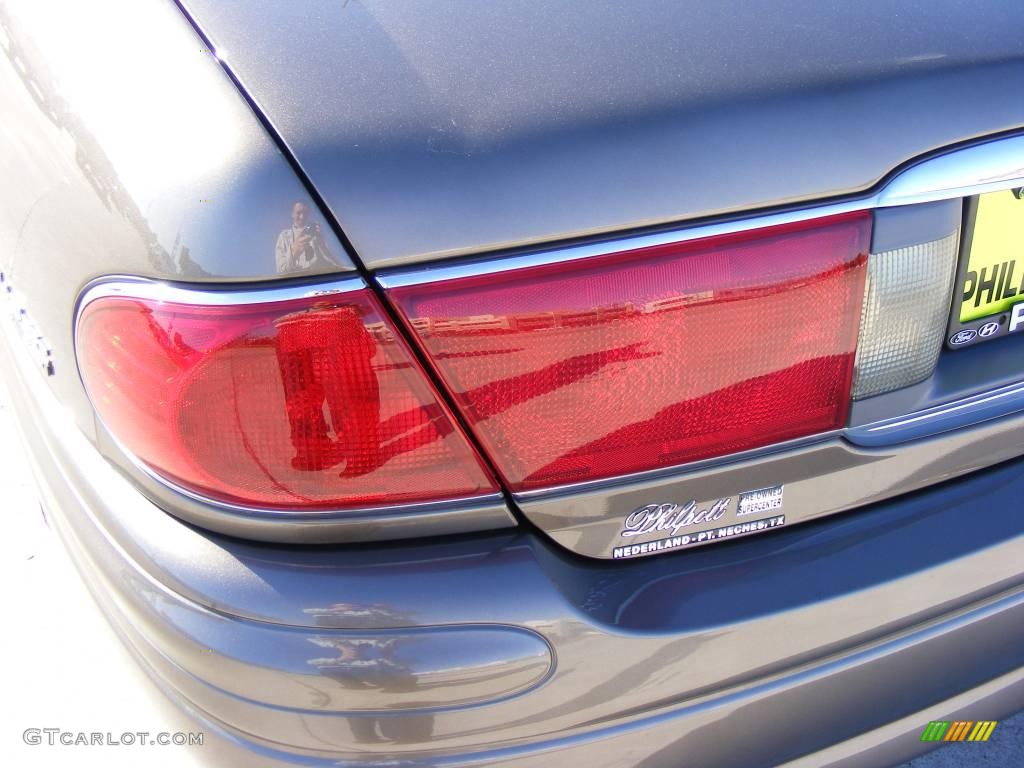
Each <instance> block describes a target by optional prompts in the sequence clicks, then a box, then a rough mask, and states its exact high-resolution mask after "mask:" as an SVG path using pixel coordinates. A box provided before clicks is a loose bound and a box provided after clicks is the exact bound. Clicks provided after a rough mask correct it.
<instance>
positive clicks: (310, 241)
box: [274, 201, 337, 274]
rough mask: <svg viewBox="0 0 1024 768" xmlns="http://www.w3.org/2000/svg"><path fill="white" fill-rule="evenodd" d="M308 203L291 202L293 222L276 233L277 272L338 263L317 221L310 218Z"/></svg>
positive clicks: (312, 268) (324, 266)
mask: <svg viewBox="0 0 1024 768" xmlns="http://www.w3.org/2000/svg"><path fill="white" fill-rule="evenodd" d="M311 218H312V217H311V216H310V215H309V206H307V205H306V204H305V203H303V202H302V201H298V202H296V203H295V204H294V205H293V206H292V225H291V227H290V228H289V229H285V230H283V231H282V232H281V234H280V235H278V236H277V247H276V248H275V249H274V261H275V262H276V265H277V271H278V273H279V274H283V273H285V272H304V271H306V270H321V269H330V268H332V267H336V266H337V262H336V261H335V260H334V259H333V258H332V257H331V254H330V252H329V251H328V250H327V244H326V242H325V241H324V235H323V232H322V231H321V230H320V225H319V224H318V223H316V222H315V221H312V220H311Z"/></svg>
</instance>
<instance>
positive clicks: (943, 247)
mask: <svg viewBox="0 0 1024 768" xmlns="http://www.w3.org/2000/svg"><path fill="white" fill-rule="evenodd" d="M958 242H959V233H958V232H954V233H953V234H951V235H949V236H948V237H944V238H942V239H941V240H933V241H932V242H930V243H922V244H921V245H913V246H910V247H908V248H898V249H895V250H892V251H885V252H883V253H873V254H871V257H870V258H869V259H868V282H867V287H866V290H865V294H864V311H863V316H862V318H861V332H860V343H859V344H858V346H857V363H856V374H855V376H854V383H853V398H854V399H862V398H865V397H871V396H872V395H878V394H882V393H883V392H891V391H892V390H895V389H899V388H901V387H907V386H910V385H911V384H917V383H918V382H920V381H924V380H925V379H927V378H928V377H929V376H930V375H931V374H932V371H933V370H935V363H936V362H937V361H938V359H939V352H941V351H942V342H943V338H944V334H945V330H946V319H947V316H948V314H949V297H950V295H951V293H952V290H953V275H954V273H955V271H956V249H957V243H958Z"/></svg>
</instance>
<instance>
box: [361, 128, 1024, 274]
mask: <svg viewBox="0 0 1024 768" xmlns="http://www.w3.org/2000/svg"><path fill="white" fill-rule="evenodd" d="M1018 186H1024V136H1012V137H1009V138H999V139H994V140H991V141H989V142H986V143H982V144H975V145H972V146H968V147H963V148H960V149H955V150H952V151H951V152H948V153H946V154H942V155H937V156H934V157H930V158H928V159H925V160H922V161H921V162H919V163H917V164H916V165H912V166H910V167H909V168H907V169H906V170H904V171H902V172H900V173H899V174H897V175H896V176H894V177H893V178H892V179H891V180H890V181H889V182H888V183H886V184H885V185H884V186H883V187H882V188H881V189H879V190H878V191H877V192H875V193H874V194H871V195H866V196H864V197H862V198H858V199H853V200H848V201H844V202H839V203H830V204H826V205H818V206H812V207H805V208H798V209H794V210H789V211H784V212H780V213H770V214H761V215H753V216H749V215H748V216H746V217H744V218H741V219H732V220H727V221H720V222H715V223H711V224H703V225H698V226H691V227H684V228H680V229H673V230H670V231H663V232H655V233H651V234H646V235H638V236H632V237H624V238H619V239H613V240H603V241H600V242H594V243H585V244H581V245H570V246H565V247H562V248H553V249H549V250H541V251H536V252H531V253H525V254H520V255H513V256H497V257H485V258H480V259H475V260H469V261H461V262H456V263H441V264H437V265H433V266H430V265H427V266H423V265H419V266H416V267H413V268H396V269H392V270H384V271H382V272H380V273H378V274H377V275H376V277H375V279H376V281H377V283H378V284H379V285H380V286H381V287H382V288H384V289H389V288H403V287H408V286H412V285H421V284H423V283H432V282H441V281H445V280H456V279H458V278H461V277H475V276H478V275H490V274H497V273H500V272H509V271H512V270H517V269H525V268H527V267H536V266H542V265H547V264H560V263H563V262H568V261H576V260H579V259H586V258H591V257H594V256H604V255H607V254H609V253H617V252H621V251H628V250H634V249H637V248H647V247H650V246H654V245H668V244H671V243H684V242H687V241H690V240H696V239H699V238H703V237H714V236H716V235H725V234H732V233H735V232H746V231H749V230H752V229H760V228H763V227H771V226H776V225H779V224H790V223H793V222H798V221H806V220H808V219H815V218H820V217H825V216H834V215H836V214H840V213H850V212H853V211H864V210H871V209H874V208H889V207H893V206H899V205H910V204H913V203H925V202H933V201H936V200H947V199H949V198H953V197H965V196H967V195H974V194H978V193H980V192H991V191H996V190H1000V189H1011V188H1014V187H1018Z"/></svg>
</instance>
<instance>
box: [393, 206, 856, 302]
mask: <svg viewBox="0 0 1024 768" xmlns="http://www.w3.org/2000/svg"><path fill="white" fill-rule="evenodd" d="M872 207H873V206H872V202H871V199H864V200H855V201H851V202H845V203H834V204H831V205H824V206H819V207H817V208H805V209H801V210H798V211H787V212H785V213H771V214H762V215H760V216H753V217H751V216H747V217H745V218H743V219H737V220H730V221H722V222H716V223H714V224H704V225H701V226H696V227H691V228H689V229H674V230H671V231H667V232H655V233H652V234H647V235H638V236H633V237H627V238H620V239H617V240H604V241H601V242H597V243H585V244H582V245H570V246H567V247H564V248H557V249H553V250H546V251H539V252H536V253H528V254H522V255H517V256H499V257H496V258H489V259H482V260H475V261H468V262H466V261H463V262H460V263H457V264H444V263H442V264H440V265H437V266H433V267H431V266H419V267H417V268H415V269H399V270H394V271H392V270H386V271H383V272H379V273H377V275H376V278H375V279H376V280H377V282H378V283H379V284H380V286H381V287H382V288H384V289H385V290H386V289H389V288H404V287H407V286H410V285H422V284H423V283H433V282H443V281H445V280H456V279H458V278H460V277H475V276H478V275H493V274H497V273H500V272H511V271H514V270H517V269H526V268H528V267H538V266H544V265H547V264H561V263H564V262H567V261H578V260H580V259H589V258H592V257H594V256H606V255H608V254H610V253H620V252H622V251H631V250H635V249H638V248H649V247H651V246H655V245H670V244H673V243H685V242H689V241H691V240H699V239H701V238H705V237H715V236H716V235H730V234H735V233H737V232H747V231H750V230H753V229H762V228H764V227H773V226H776V225H778V224H790V223H793V222H797V221H806V220H808V219H815V218H820V217H823V216H833V215H836V214H840V213H851V212H853V211H864V210H868V209H870V208H872Z"/></svg>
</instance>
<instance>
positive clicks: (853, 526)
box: [0, 343, 1024, 767]
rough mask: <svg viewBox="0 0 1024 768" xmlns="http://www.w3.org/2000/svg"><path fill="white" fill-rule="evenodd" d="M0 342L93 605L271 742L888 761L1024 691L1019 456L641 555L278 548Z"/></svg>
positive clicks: (453, 757)
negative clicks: (153, 490) (199, 509)
mask: <svg viewBox="0 0 1024 768" xmlns="http://www.w3.org/2000/svg"><path fill="white" fill-rule="evenodd" d="M0 347H2V348H3V352H2V353H0V354H2V356H3V357H4V358H6V359H5V360H4V362H5V365H4V366H3V367H4V369H5V372H6V373H7V374H8V375H7V377H6V378H7V381H8V384H9V387H10V389H11V393H12V397H13V399H14V402H15V407H16V409H17V411H18V413H19V415H20V418H21V426H22V429H23V431H24V433H25V437H26V440H27V444H28V445H29V449H30V454H31V455H30V458H31V460H32V462H33V464H34V468H35V470H36V475H37V479H38V480H39V483H40V488H41V493H42V497H43V500H44V504H45V505H46V507H47V509H48V511H49V514H50V516H51V520H52V523H53V525H54V527H55V528H56V529H57V530H58V531H59V532H60V534H61V536H62V538H63V540H64V542H65V544H66V546H67V548H68V550H69V552H70V553H71V555H72V557H73V559H74V560H75V561H76V563H77V565H78V567H79V569H80V571H81V573H82V574H83V577H84V578H85V580H86V582H87V583H88V584H89V586H90V588H91V589H92V591H93V593H94V595H95V596H96V597H97V600H98V601H99V603H100V605H101V606H102V607H103V609H104V611H105V613H106V614H107V616H108V618H109V619H110V621H111V622H112V623H113V624H114V626H115V627H116V628H117V629H118V630H119V632H120V633H121V635H122V637H123V638H124V639H125V640H126V642H127V643H128V644H129V646H130V647H131V648H132V650H133V651H134V652H135V653H136V654H137V656H138V657H139V658H140V660H141V662H142V663H143V665H144V666H145V667H146V668H147V669H148V671H150V672H151V673H152V674H153V675H154V676H155V677H156V679H157V680H158V681H159V682H161V684H162V685H163V687H164V689H165V690H166V691H167V692H168V693H169V694H170V695H171V696H172V697H175V698H177V699H178V700H179V701H180V702H181V703H182V704H183V705H184V706H185V707H186V708H187V709H188V710H190V711H191V712H193V714H194V715H195V716H197V717H198V718H200V719H201V720H204V721H206V723H207V724H208V725H210V726H211V727H215V728H219V729H221V730H223V731H225V732H227V733H228V734H230V735H231V736H232V737H233V738H234V739H236V740H238V741H240V742H242V743H244V744H245V745H246V746H247V747H248V748H250V749H251V750H253V751H254V752H257V753H260V754H262V755H263V757H264V758H267V759H271V760H273V759H280V760H282V761H299V762H310V763H313V764H317V763H319V762H321V761H322V762H324V763H328V762H332V763H334V762H337V761H343V762H351V763H354V764H380V763H387V764H389V765H394V764H429V765H442V764H452V765H492V764H494V765H497V764H502V765H504V764H514V765H538V766H540V765H549V764H550V763H551V761H552V760H558V761H559V762H562V761H564V762H565V763H566V764H578V763H583V762H584V761H585V762H586V764H589V765H591V766H618V765H638V764H642V765H645V766H661V765H665V766H676V765H679V764H680V760H681V759H682V756H685V757H686V760H687V763H688V764H694V765H716V766H719V765H720V766H733V765H735V766H745V767H747V766H753V765H775V764H780V763H786V762H787V761H793V762H795V763H796V764H800V765H803V764H806V765H831V764H835V765H845V764H850V765H854V764H856V765H875V764H876V765H886V764H890V763H892V762H894V761H896V760H899V759H902V758H904V757H906V756H909V755H910V754H912V753H913V752H915V751H918V750H920V748H921V747H922V746H923V745H922V744H921V743H920V741H919V740H918V739H919V736H920V733H921V731H922V730H923V728H924V726H925V725H926V724H927V722H928V721H929V720H931V719H954V718H956V717H957V716H958V715H962V716H963V717H964V718H966V719H972V720H981V719H985V720H991V719H999V718H1000V717H1001V716H1002V715H1004V714H1006V713H1008V712H1012V711H1016V710H1017V709H1020V708H1022V707H1024V573H1022V563H1024V516H1021V515H1020V513H1019V511H1018V510H1019V502H1018V500H1017V499H1018V495H1019V494H1018V490H1017V489H1018V487H1019V485H1020V483H1021V481H1022V480H1024V460H1018V461H1013V462H1009V463H1005V464H1002V465H1000V466H998V467H995V468H991V469H987V470H983V471H979V472H976V473H974V474H972V475H970V476H967V477H964V478H961V479H958V480H955V481H951V482H949V483H946V484H945V485H942V486H937V487H933V488H931V489H929V490H926V491H921V492H918V493H916V494H913V495H910V496H907V497H904V498H902V499H899V500H896V501H893V502H889V503H884V504H877V505H874V506H872V507H870V508H867V509H864V510H862V511H859V512H855V513H851V514H846V515H842V516H836V517H832V518H829V519H827V520H823V521H819V522H815V523H808V524H805V525H801V526H797V527H794V528H792V529H785V530H782V531H780V532H777V533H772V534H768V535H764V536H759V537H755V538H752V539H747V540H740V541H736V542H732V543H725V544H720V545H716V546H714V547H709V548H705V549H702V550H695V551H689V552H685V553H680V554H678V555H667V556H663V557H657V558H649V559H642V560H640V561H636V562H626V563H609V562H598V561H585V560H582V559H579V558H575V557H573V556H570V555H568V554H566V553H565V552H564V551H562V550H560V549H558V548H556V547H555V546H554V545H552V544H550V543H549V542H548V541H547V540H546V539H545V538H544V537H542V536H540V535H538V534H536V533H534V532H532V531H530V530H528V529H525V528H524V529H520V530H519V531H517V532H512V533H502V534H495V535H477V536H471V537H463V538H459V539H449V540H443V541H441V540H439V541H427V542H420V543H394V544H389V545H380V546H369V545H362V546H358V547H338V546H332V547H326V548H311V547H285V546H281V547H276V546H272V545H266V544H254V543H248V542H241V541H237V540H233V539H229V538H226V537H220V536H216V535H213V534H209V533H207V532H203V531H199V530H196V529H194V528H192V527H190V526H187V525H185V524H183V523H181V522H179V521H178V520H176V519H174V518H172V517H170V516H169V515H167V514H165V513H163V512H162V511H160V510H159V509H157V508H156V507H155V506H153V505H152V504H151V503H150V502H149V501H147V500H145V499H144V498H143V497H142V496H141V495H140V494H139V493H138V492H137V491H135V489H134V488H133V487H132V485H131V484H130V483H129V482H128V481H127V480H126V479H125V478H124V477H122V476H121V475H120V474H119V473H118V472H117V471H115V470H114V469H113V468H112V467H111V466H110V465H109V464H107V463H106V462H105V461H104V460H103V459H102V458H101V457H100V455H99V454H98V452H97V451H96V450H95V448H94V447H93V446H92V444H91V443H89V442H88V440H86V438H85V437H84V436H83V435H82V434H81V433H80V432H79V431H78V430H77V429H75V428H74V427H73V425H72V424H71V422H70V420H69V419H68V417H67V415H66V414H65V412H64V411H63V410H62V409H61V408H60V407H59V405H58V404H57V402H56V401H55V400H53V398H52V396H51V395H50V393H49V391H48V390H47V388H46V387H45V386H44V385H42V383H41V381H40V380H39V378H38V377H37V376H36V375H35V374H34V373H33V372H32V371H28V372H24V373H23V371H22V368H21V366H20V365H19V364H18V361H17V360H15V359H14V356H12V355H11V354H10V353H11V350H10V349H9V348H8V347H7V345H6V344H4V343H0ZM997 736H998V731H997V733H996V737H997ZM554 750H558V752H557V753H556V754H552V752H553V751H554Z"/></svg>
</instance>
